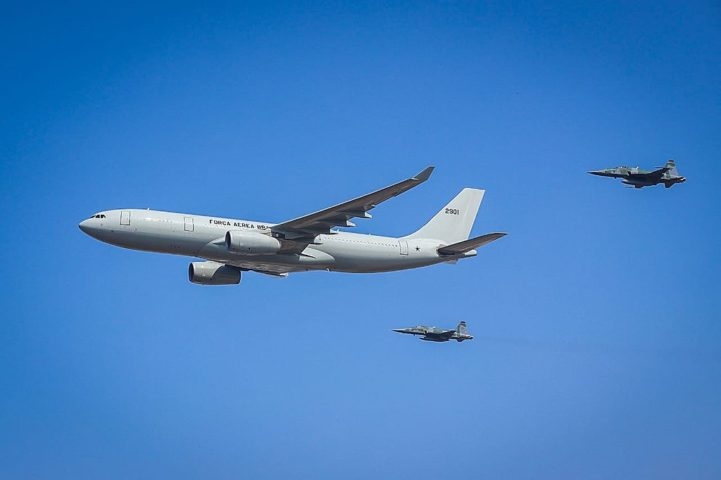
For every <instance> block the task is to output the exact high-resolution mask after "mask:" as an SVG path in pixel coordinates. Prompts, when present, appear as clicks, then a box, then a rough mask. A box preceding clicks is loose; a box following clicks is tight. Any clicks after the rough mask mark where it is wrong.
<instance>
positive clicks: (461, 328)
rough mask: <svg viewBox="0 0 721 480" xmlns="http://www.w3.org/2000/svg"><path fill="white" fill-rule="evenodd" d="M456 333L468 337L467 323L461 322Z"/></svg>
mask: <svg viewBox="0 0 721 480" xmlns="http://www.w3.org/2000/svg"><path fill="white" fill-rule="evenodd" d="M456 332H458V333H460V334H461V335H468V328H467V327H466V322H464V321H463V320H461V322H460V323H459V324H458V326H457V327H456Z"/></svg>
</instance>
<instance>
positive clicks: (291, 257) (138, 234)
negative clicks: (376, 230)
mask: <svg viewBox="0 0 721 480" xmlns="http://www.w3.org/2000/svg"><path fill="white" fill-rule="evenodd" d="M79 226H80V229H81V230H83V231H84V232H85V233H87V234H88V235H90V236H92V237H94V238H96V239H98V240H101V241H103V242H106V243H110V244H112V245H117V246H120V247H125V248H130V249H134V250H143V251H149V252H159V253H171V254H176V255H187V256H193V257H200V258H204V259H206V260H211V261H215V262H220V263H224V264H228V265H233V266H235V267H240V268H244V269H250V270H261V271H267V272H273V271H279V272H291V271H306V270H331V271H339V272H387V271H393V270H403V269H408V268H416V267H422V266H427V265H433V264H436V263H441V262H448V261H452V260H455V259H457V258H464V257H471V256H474V255H475V254H476V252H475V251H470V252H466V253H465V254H463V255H459V256H453V257H448V256H441V255H439V254H438V252H437V249H438V248H439V247H441V246H444V245H445V244H444V243H443V242H442V241H440V240H435V239H423V238H411V237H401V238H394V237H384V236H377V235H369V234H357V233H347V232H331V233H330V234H321V235H318V236H316V237H315V240H314V242H313V243H312V244H309V245H308V246H307V247H305V249H304V250H303V251H302V252H301V253H300V254H297V253H278V254H270V255H268V254H266V255H245V254H239V253H236V252H232V251H230V250H229V249H228V248H227V246H226V244H225V235H226V232H228V231H246V232H247V231H252V232H257V233H263V234H268V235H270V231H271V227H272V226H273V224H271V223H265V222H255V221H247V220H236V219H228V218H222V217H207V216H202V215H192V214H184V213H172V212H163V211H157V210H138V209H123V210H107V211H104V212H100V213H98V214H96V215H94V216H93V217H92V218H89V219H87V220H84V221H82V222H81V223H80V225H79Z"/></svg>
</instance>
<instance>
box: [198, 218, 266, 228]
mask: <svg viewBox="0 0 721 480" xmlns="http://www.w3.org/2000/svg"><path fill="white" fill-rule="evenodd" d="M208 223H209V224H210V225H218V226H223V227H238V228H250V229H253V230H267V229H268V228H269V226H268V225H264V224H262V223H248V222H236V221H232V220H218V219H217V218H211V219H208Z"/></svg>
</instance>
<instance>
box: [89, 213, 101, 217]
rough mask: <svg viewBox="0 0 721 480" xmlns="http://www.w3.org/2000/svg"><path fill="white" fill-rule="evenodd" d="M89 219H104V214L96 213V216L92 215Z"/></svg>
mask: <svg viewBox="0 0 721 480" xmlns="http://www.w3.org/2000/svg"><path fill="white" fill-rule="evenodd" d="M90 218H105V214H104V213H97V214H95V215H93V216H92V217H90Z"/></svg>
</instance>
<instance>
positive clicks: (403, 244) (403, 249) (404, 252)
mask: <svg viewBox="0 0 721 480" xmlns="http://www.w3.org/2000/svg"><path fill="white" fill-rule="evenodd" d="M398 244H399V245H400V247H401V255H408V242H406V241H405V240H398Z"/></svg>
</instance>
